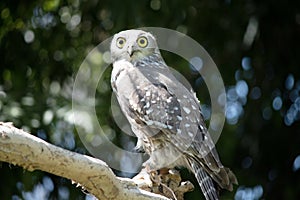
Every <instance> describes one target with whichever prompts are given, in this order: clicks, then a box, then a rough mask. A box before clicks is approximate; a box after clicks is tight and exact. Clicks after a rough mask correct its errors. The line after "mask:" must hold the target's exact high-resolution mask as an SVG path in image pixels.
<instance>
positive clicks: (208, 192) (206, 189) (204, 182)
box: [190, 161, 219, 200]
mask: <svg viewBox="0 0 300 200" xmlns="http://www.w3.org/2000/svg"><path fill="white" fill-rule="evenodd" d="M190 165H191V168H192V171H193V172H194V174H195V176H196V179H197V181H198V184H199V185H200V188H201V190H202V193H203V194H204V196H205V199H206V200H218V199H219V195H218V192H217V190H216V188H215V185H214V183H213V180H212V178H211V177H210V176H209V175H208V174H207V173H206V172H205V170H204V169H203V168H202V167H201V166H200V165H198V164H197V163H196V162H194V161H192V162H191V163H190Z"/></svg>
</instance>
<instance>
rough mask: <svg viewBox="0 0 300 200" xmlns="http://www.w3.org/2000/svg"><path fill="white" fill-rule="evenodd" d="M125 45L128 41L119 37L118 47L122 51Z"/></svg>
mask: <svg viewBox="0 0 300 200" xmlns="http://www.w3.org/2000/svg"><path fill="white" fill-rule="evenodd" d="M125 43H126V39H125V38H123V37H119V38H118V39H117V47H119V48H120V49H122V48H123V47H124V45H125Z"/></svg>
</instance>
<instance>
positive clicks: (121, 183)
mask: <svg viewBox="0 0 300 200" xmlns="http://www.w3.org/2000/svg"><path fill="white" fill-rule="evenodd" d="M0 161H4V162H8V163H12V164H14V165H19V166H21V167H23V168H25V169H27V170H29V171H34V170H42V171H45V172H49V173H52V174H55V175H57V176H61V177H64V178H67V179H70V180H73V181H74V182H76V183H79V184H80V185H81V186H82V187H84V188H85V189H86V190H87V191H88V192H90V193H91V194H93V195H94V196H95V197H97V198H98V199H101V200H102V199H104V200H106V199H116V200H120V199H132V200H135V199H139V200H150V199H151V200H153V199H154V200H167V199H168V198H166V197H164V196H161V195H158V194H154V193H151V192H147V191H144V190H141V189H139V188H138V186H137V184H136V183H135V182H134V181H133V180H131V179H126V178H118V177H116V176H115V175H114V173H113V172H112V170H111V169H110V168H109V167H108V166H107V164H106V163H105V162H103V161H101V160H99V159H96V158H92V157H89V156H85V155H81V154H78V153H75V152H71V151H68V150H65V149H62V148H59V147H57V146H54V145H52V144H49V143H47V142H45V141H44V140H41V139H40V138H37V137H35V136H33V135H31V134H29V133H26V132H25V131H23V130H20V129H17V128H15V127H14V126H13V125H12V123H4V122H0Z"/></svg>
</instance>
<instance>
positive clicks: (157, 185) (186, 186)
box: [133, 165, 194, 200]
mask: <svg viewBox="0 0 300 200" xmlns="http://www.w3.org/2000/svg"><path fill="white" fill-rule="evenodd" d="M133 179H134V180H140V182H143V184H138V186H139V188H141V189H143V190H147V191H150V192H154V193H157V194H161V195H163V196H166V197H168V198H170V199H174V200H183V195H184V193H186V192H189V191H192V190H193V189H194V186H193V184H192V183H191V182H189V181H185V182H182V181H181V177H180V173H179V172H178V171H177V170H175V169H168V168H162V169H159V170H151V169H150V168H149V166H147V165H146V166H145V168H143V169H142V171H141V172H140V173H139V174H138V175H137V176H135V177H134V178H133Z"/></svg>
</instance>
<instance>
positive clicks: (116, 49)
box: [110, 30, 159, 62]
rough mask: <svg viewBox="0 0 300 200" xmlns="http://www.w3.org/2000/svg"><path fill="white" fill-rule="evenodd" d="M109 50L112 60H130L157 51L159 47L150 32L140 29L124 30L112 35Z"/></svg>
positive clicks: (135, 59)
mask: <svg viewBox="0 0 300 200" xmlns="http://www.w3.org/2000/svg"><path fill="white" fill-rule="evenodd" d="M110 52H111V58H112V61H113V62H115V61H117V60H122V59H125V60H126V61H129V62H130V61H137V60H139V59H142V58H143V57H145V56H148V55H151V54H153V53H159V49H158V46H157V44H156V40H155V37H154V36H153V35H152V34H150V33H148V32H145V31H142V30H126V31H121V32H119V33H117V34H115V35H114V37H113V39H112V42H111V45H110Z"/></svg>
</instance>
